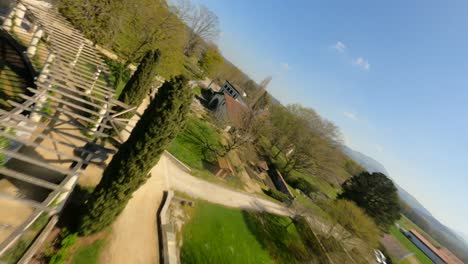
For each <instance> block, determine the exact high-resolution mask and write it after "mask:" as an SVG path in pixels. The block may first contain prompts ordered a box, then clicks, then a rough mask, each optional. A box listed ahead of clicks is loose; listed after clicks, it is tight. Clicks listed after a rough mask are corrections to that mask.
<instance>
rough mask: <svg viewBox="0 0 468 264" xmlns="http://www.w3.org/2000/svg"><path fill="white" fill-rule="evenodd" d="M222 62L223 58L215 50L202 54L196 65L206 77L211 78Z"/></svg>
mask: <svg viewBox="0 0 468 264" xmlns="http://www.w3.org/2000/svg"><path fill="white" fill-rule="evenodd" d="M223 61H224V59H223V56H221V54H220V53H219V51H218V50H217V49H208V50H207V51H205V52H203V54H202V57H201V59H200V61H199V62H198V63H199V64H200V67H201V68H202V70H203V72H204V73H205V74H206V75H207V76H209V77H213V76H214V75H215V74H216V70H217V69H218V68H219V66H220V65H221V64H222V63H223Z"/></svg>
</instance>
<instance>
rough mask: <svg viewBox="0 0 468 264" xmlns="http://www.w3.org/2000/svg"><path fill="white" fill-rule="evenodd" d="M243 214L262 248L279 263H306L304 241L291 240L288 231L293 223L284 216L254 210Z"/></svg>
mask: <svg viewBox="0 0 468 264" xmlns="http://www.w3.org/2000/svg"><path fill="white" fill-rule="evenodd" d="M242 216H243V218H244V221H245V223H246V224H247V227H248V229H249V231H250V232H251V233H252V234H253V235H254V236H255V238H256V239H257V241H258V242H259V243H260V245H261V246H262V248H263V249H265V250H266V251H268V253H269V254H270V256H271V257H272V258H273V259H274V260H276V261H277V262H278V263H304V262H306V261H307V260H308V257H307V253H306V252H305V248H303V247H301V246H302V243H300V241H292V240H291V237H290V235H289V231H288V228H291V225H288V223H285V220H284V218H283V217H281V216H277V215H272V214H268V213H265V212H254V211H243V212H242ZM298 242H299V243H298Z"/></svg>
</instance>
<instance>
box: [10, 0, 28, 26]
mask: <svg viewBox="0 0 468 264" xmlns="http://www.w3.org/2000/svg"><path fill="white" fill-rule="evenodd" d="M15 9H16V12H15V18H14V20H13V25H14V26H16V27H21V23H23V18H24V14H26V7H25V6H24V5H23V4H22V3H19V2H18V4H17V5H16V8H15Z"/></svg>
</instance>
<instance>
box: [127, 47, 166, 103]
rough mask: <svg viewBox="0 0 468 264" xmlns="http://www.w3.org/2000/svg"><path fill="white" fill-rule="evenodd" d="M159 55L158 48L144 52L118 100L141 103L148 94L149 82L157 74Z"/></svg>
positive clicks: (150, 82)
mask: <svg viewBox="0 0 468 264" xmlns="http://www.w3.org/2000/svg"><path fill="white" fill-rule="evenodd" d="M160 55H161V54H160V52H159V51H158V50H155V51H153V50H150V51H148V52H147V53H146V55H145V56H144V57H143V59H142V60H141V62H140V64H139V65H138V68H137V70H136V72H135V73H134V74H133V75H132V77H131V78H130V80H129V81H128V82H127V84H126V85H125V87H124V88H123V90H122V93H121V94H120V96H119V101H122V102H124V103H126V104H128V105H130V106H136V107H138V106H139V105H140V104H141V102H142V101H143V99H145V97H146V96H147V95H148V93H149V91H150V89H151V84H152V82H153V80H154V77H155V76H156V74H157V70H158V65H159V63H158V60H159V57H160Z"/></svg>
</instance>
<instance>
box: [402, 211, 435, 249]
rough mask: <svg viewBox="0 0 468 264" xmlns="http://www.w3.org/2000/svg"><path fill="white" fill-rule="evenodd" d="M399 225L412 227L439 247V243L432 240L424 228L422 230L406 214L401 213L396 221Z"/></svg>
mask: <svg viewBox="0 0 468 264" xmlns="http://www.w3.org/2000/svg"><path fill="white" fill-rule="evenodd" d="M397 223H398V224H399V225H400V226H402V227H404V228H405V229H407V230H410V229H414V230H416V231H418V232H419V233H420V234H422V235H423V236H424V237H425V238H427V239H428V240H429V241H430V242H431V243H432V244H433V245H434V246H436V247H441V245H440V243H439V242H437V241H436V240H434V239H433V238H432V237H431V236H430V235H429V234H427V233H426V232H425V231H424V230H422V229H421V228H420V227H419V226H417V225H416V224H415V223H413V222H412V221H411V220H410V219H408V218H407V217H406V216H404V215H402V216H401V218H400V220H398V222H397Z"/></svg>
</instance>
